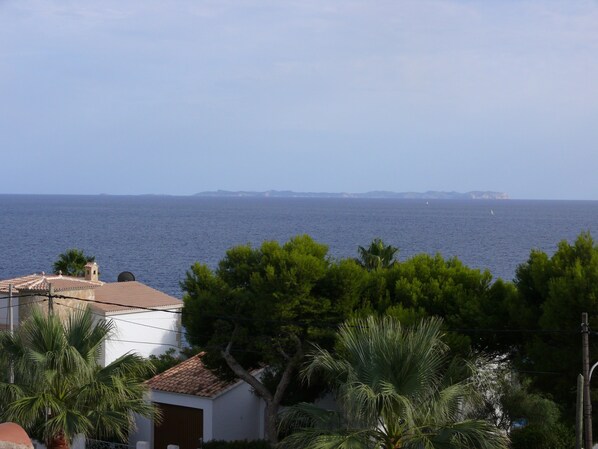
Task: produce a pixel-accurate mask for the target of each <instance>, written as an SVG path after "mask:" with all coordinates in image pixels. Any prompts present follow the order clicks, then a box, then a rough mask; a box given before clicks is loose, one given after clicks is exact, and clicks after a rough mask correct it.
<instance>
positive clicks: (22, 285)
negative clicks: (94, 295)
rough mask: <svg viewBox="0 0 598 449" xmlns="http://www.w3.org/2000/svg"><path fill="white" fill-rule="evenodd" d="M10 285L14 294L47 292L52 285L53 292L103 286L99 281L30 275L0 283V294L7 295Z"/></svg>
mask: <svg viewBox="0 0 598 449" xmlns="http://www.w3.org/2000/svg"><path fill="white" fill-rule="evenodd" d="M10 284H12V285H13V288H14V292H15V293H19V292H20V291H21V290H27V291H31V290H35V291H47V290H48V289H49V284H52V286H53V287H54V291H55V292H59V291H68V290H81V289H88V288H96V287H99V286H101V285H103V284H104V283H103V282H100V281H87V280H85V279H83V278H79V277H71V276H63V275H61V274H45V273H42V274H30V275H28V276H21V277H18V278H13V279H5V280H3V281H0V292H2V293H7V292H8V286H9V285H10Z"/></svg>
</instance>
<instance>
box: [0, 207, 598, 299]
mask: <svg viewBox="0 0 598 449" xmlns="http://www.w3.org/2000/svg"><path fill="white" fill-rule="evenodd" d="M0 230H1V235H0V279H6V278H9V277H13V276H20V275H24V274H30V273H32V272H41V271H50V270H51V267H52V262H53V261H54V260H55V259H56V257H57V255H58V254H60V253H61V252H64V251H65V250H66V249H68V248H72V247H77V248H81V249H83V250H84V251H85V252H86V253H88V254H92V255H95V256H96V260H97V262H98V263H99V265H100V272H101V279H102V280H105V281H114V280H116V276H117V275H118V273H119V272H121V271H125V270H128V271H132V272H133V273H135V275H136V276H137V279H138V280H140V281H142V282H144V283H146V284H148V285H150V286H152V287H155V288H157V289H160V290H163V291H165V292H167V293H170V294H172V295H175V296H178V297H180V295H181V292H180V287H179V282H180V281H181V280H182V279H183V278H184V276H185V272H186V270H187V269H189V267H190V266H191V264H192V263H193V262H195V261H199V262H202V263H206V264H208V265H210V266H215V265H216V264H217V263H218V261H219V260H220V259H221V258H222V257H223V256H224V253H225V251H226V249H227V248H229V247H231V246H233V245H238V244H244V243H251V244H253V245H259V244H261V242H262V241H264V240H278V241H281V242H282V241H286V240H288V239H289V238H290V237H292V236H294V235H297V234H303V233H306V234H309V235H311V236H312V237H314V238H315V239H316V240H318V241H319V242H322V243H325V244H327V245H328V246H329V248H330V250H329V253H330V255H331V256H332V257H335V258H341V257H354V256H356V254H357V246H358V245H367V244H368V243H369V242H370V241H371V240H372V239H373V238H375V237H380V238H382V239H383V240H384V241H385V243H387V244H392V245H394V246H398V247H399V248H400V253H399V258H400V259H405V258H408V257H410V256H412V255H414V254H417V253H422V252H425V253H430V254H434V253H436V252H440V253H441V254H442V255H443V256H445V257H451V256H456V257H459V258H460V259H461V260H462V261H463V262H464V263H465V264H467V265H469V266H471V267H475V268H480V269H489V270H490V271H491V272H492V274H493V275H494V276H495V277H502V278H504V279H512V278H513V276H514V274H515V269H516V267H517V265H518V264H520V263H522V262H525V260H526V259H527V257H528V256H529V252H530V250H531V249H532V248H538V249H541V250H543V251H546V252H548V253H552V252H554V250H555V248H556V245H557V243H558V242H559V241H560V240H563V239H566V240H569V241H571V240H573V239H575V237H576V236H577V235H578V234H579V233H580V232H581V231H588V230H589V231H591V232H592V234H593V235H594V236H598V202H597V201H519V200H508V201H449V200H443V201H432V200H430V201H428V204H427V203H426V201H421V200H374V199H311V198H310V199H304V198H291V199H282V198H280V199H279V198H268V199H248V198H197V197H160V196H37V195H0Z"/></svg>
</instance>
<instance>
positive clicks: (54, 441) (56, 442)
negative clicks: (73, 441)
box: [47, 432, 70, 449]
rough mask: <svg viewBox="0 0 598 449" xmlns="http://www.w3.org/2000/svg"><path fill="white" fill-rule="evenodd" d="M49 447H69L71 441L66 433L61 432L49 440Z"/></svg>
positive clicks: (55, 448)
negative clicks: (66, 436)
mask: <svg viewBox="0 0 598 449" xmlns="http://www.w3.org/2000/svg"><path fill="white" fill-rule="evenodd" d="M47 447H48V449H69V448H70V446H69V442H68V440H67V439H66V438H65V436H64V433H62V432H60V433H59V434H57V435H54V436H53V437H51V438H50V439H49V440H48V443H47Z"/></svg>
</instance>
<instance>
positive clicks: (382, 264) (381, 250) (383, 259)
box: [357, 239, 399, 270]
mask: <svg viewBox="0 0 598 449" xmlns="http://www.w3.org/2000/svg"><path fill="white" fill-rule="evenodd" d="M357 252H358V253H359V258H358V259H357V261H358V263H359V265H361V266H362V267H364V268H365V269H366V270H381V269H385V268H390V267H392V266H393V265H396V263H397V261H396V260H395V258H396V254H397V253H398V252H399V248H395V247H394V246H391V245H385V244H384V242H383V241H382V240H381V239H374V240H372V243H370V246H368V247H367V248H365V247H363V246H359V247H358V248H357Z"/></svg>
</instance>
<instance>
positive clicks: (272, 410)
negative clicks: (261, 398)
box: [264, 402, 280, 444]
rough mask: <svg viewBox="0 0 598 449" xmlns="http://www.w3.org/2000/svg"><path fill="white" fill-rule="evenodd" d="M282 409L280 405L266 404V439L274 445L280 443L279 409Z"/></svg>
mask: <svg viewBox="0 0 598 449" xmlns="http://www.w3.org/2000/svg"><path fill="white" fill-rule="evenodd" d="M279 407H280V404H279V403H274V402H266V410H265V414H266V417H265V422H264V428H265V431H266V439H267V440H268V441H269V442H270V443H272V444H276V443H278V426H277V421H278V408H279Z"/></svg>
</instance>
